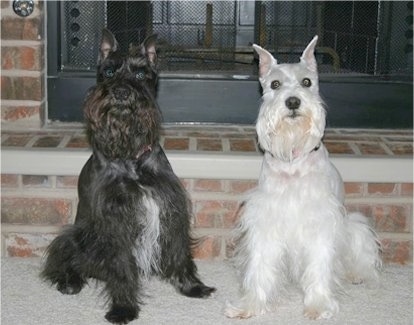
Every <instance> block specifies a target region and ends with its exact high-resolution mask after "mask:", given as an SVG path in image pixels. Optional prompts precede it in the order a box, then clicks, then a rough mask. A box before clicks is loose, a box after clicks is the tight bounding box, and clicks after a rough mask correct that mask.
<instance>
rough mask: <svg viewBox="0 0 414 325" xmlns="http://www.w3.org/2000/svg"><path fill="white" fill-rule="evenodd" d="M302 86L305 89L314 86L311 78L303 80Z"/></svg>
mask: <svg viewBox="0 0 414 325" xmlns="http://www.w3.org/2000/svg"><path fill="white" fill-rule="evenodd" d="M302 86H303V87H308V88H309V87H310V86H312V82H311V81H310V79H309V78H304V79H303V80H302Z"/></svg>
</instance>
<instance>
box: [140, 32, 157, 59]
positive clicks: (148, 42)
mask: <svg viewBox="0 0 414 325" xmlns="http://www.w3.org/2000/svg"><path fill="white" fill-rule="evenodd" d="M157 37H158V36H157V34H153V35H150V36H148V37H147V38H146V39H145V40H144V42H142V44H141V54H142V55H145V56H146V57H147V58H148V61H149V62H150V64H151V65H152V66H155V65H156V64H157V50H156V43H157Z"/></svg>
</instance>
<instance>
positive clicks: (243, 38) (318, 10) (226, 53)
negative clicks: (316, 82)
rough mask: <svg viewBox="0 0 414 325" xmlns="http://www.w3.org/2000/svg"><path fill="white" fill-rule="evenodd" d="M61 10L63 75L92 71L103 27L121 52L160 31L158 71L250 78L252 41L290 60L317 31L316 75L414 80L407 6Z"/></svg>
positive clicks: (101, 5)
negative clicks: (397, 19) (396, 20)
mask: <svg viewBox="0 0 414 325" xmlns="http://www.w3.org/2000/svg"><path fill="white" fill-rule="evenodd" d="M410 3H411V5H410ZM410 6H411V11H410ZM397 9H398V11H396V10H397ZM60 11H61V12H60V15H61V19H62V25H61V26H62V31H61V36H60V37H61V45H60V46H61V56H60V71H61V72H73V71H93V70H94V69H95V66H96V57H97V53H96V48H97V47H98V42H99V38H100V33H101V30H102V27H104V26H107V27H108V28H109V29H110V30H112V32H113V33H114V34H115V35H116V37H117V39H118V41H119V43H120V45H121V47H122V48H123V50H125V51H126V50H127V49H128V47H129V46H130V44H133V43H139V42H142V41H143V39H144V38H145V37H146V36H148V35H149V34H153V33H156V34H158V38H159V53H160V57H161V60H160V62H161V64H162V66H161V71H163V72H175V73H183V72H184V73H186V72H188V73H220V74H226V73H232V74H249V75H253V74H255V73H256V68H255V67H256V64H254V62H253V58H254V56H253V51H252V49H251V44H252V43H257V44H260V45H261V46H264V47H265V48H267V49H268V50H270V51H271V52H276V53H278V59H279V60H280V61H281V62H290V61H292V60H293V61H294V60H297V58H298V55H300V53H301V51H302V50H303V49H304V47H305V46H306V44H307V43H308V42H309V41H310V39H311V38H312V37H313V36H314V35H316V34H318V35H319V37H320V38H319V39H320V40H319V44H318V46H319V47H318V51H317V53H318V61H319V63H320V64H319V66H320V69H321V72H324V73H334V74H336V75H346V76H349V75H384V74H411V76H412V72H411V70H412V2H407V3H405V6H402V7H401V6H398V8H397V6H396V5H394V4H393V2H392V1H387V2H383V1H65V2H62V3H61V6H60ZM410 13H411V25H410V18H409V16H410ZM399 14H401V15H406V16H407V18H403V19H400V22H399V23H398V24H395V23H394V24H391V21H392V20H393V19H394V18H395V15H399ZM410 26H411V27H410ZM410 28H411V34H410ZM410 60H411V61H410Z"/></svg>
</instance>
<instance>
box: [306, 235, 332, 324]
mask: <svg viewBox="0 0 414 325" xmlns="http://www.w3.org/2000/svg"><path fill="white" fill-rule="evenodd" d="M324 244H325V245H323V244H320V245H317V244H315V243H314V244H313V245H311V247H309V249H308V250H307V252H306V255H307V260H308V261H309V262H310V263H309V264H308V265H307V267H306V268H305V272H304V274H303V276H302V279H301V285H302V289H303V292H304V294H305V299H304V305H305V309H304V315H305V317H307V318H309V319H321V318H324V319H328V318H331V317H332V315H333V314H335V313H336V312H338V303H337V301H336V300H335V298H334V297H333V293H332V292H333V286H334V282H335V280H334V279H333V276H334V275H333V273H334V272H333V249H332V247H327V246H329V245H327V243H324Z"/></svg>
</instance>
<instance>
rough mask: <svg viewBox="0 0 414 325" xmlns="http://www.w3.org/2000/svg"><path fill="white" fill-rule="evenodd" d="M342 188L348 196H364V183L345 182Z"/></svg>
mask: <svg viewBox="0 0 414 325" xmlns="http://www.w3.org/2000/svg"><path fill="white" fill-rule="evenodd" d="M344 186H345V193H346V195H348V196H362V195H363V194H364V183H358V182H347V183H344Z"/></svg>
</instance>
